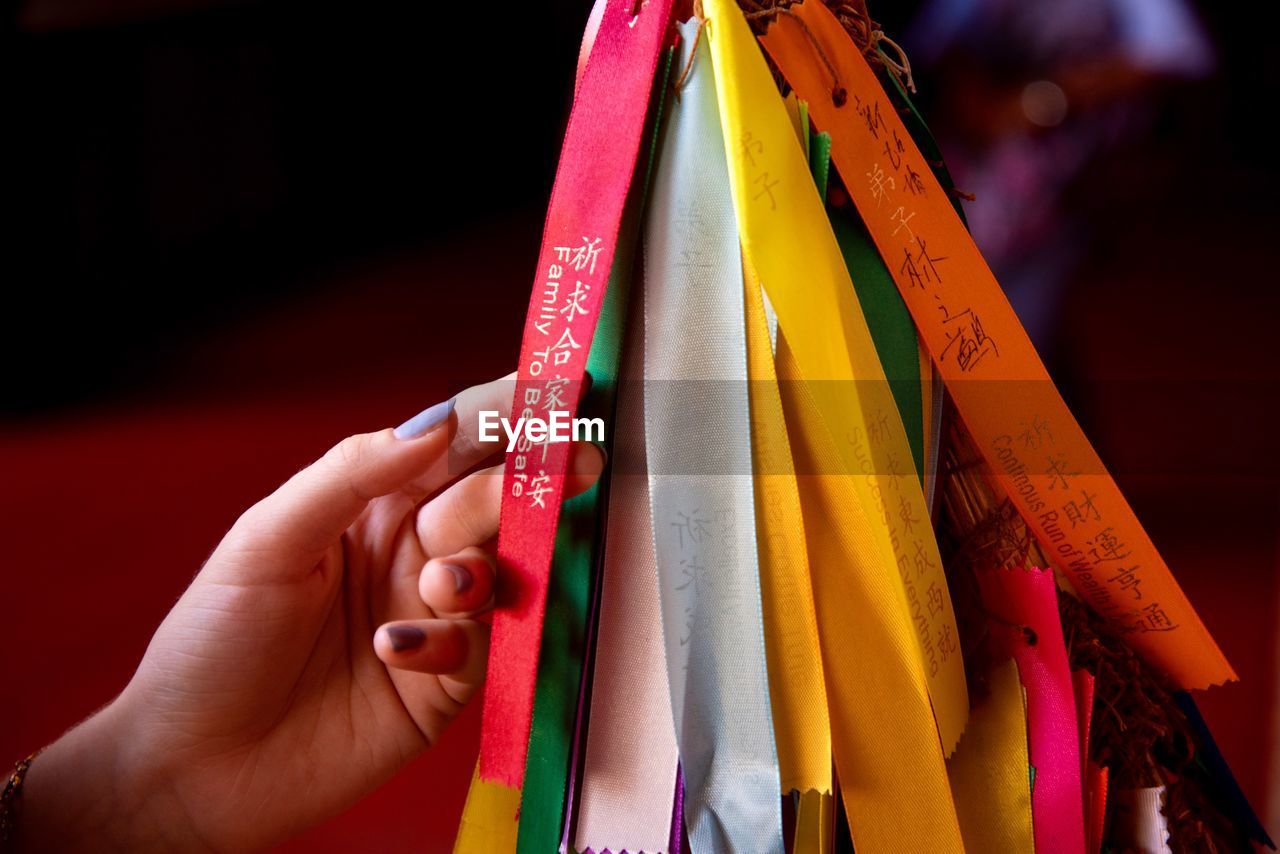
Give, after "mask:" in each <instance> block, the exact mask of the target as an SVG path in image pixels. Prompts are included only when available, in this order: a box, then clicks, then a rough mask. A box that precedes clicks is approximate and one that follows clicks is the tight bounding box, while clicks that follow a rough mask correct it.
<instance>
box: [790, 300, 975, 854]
mask: <svg viewBox="0 0 1280 854" xmlns="http://www.w3.org/2000/svg"><path fill="white" fill-rule="evenodd" d="M783 323H784V324H785V320H784V321H783ZM778 380H779V383H778V384H779V388H780V390H781V392H782V403H783V410H784V411H785V413H786V417H787V432H788V435H789V436H790V438H791V449H792V453H793V454H794V456H795V465H796V470H797V471H799V472H830V471H838V470H839V466H840V458H839V452H838V451H837V450H836V448H835V443H834V442H833V441H832V439H831V438H830V435H829V434H828V433H827V431H826V425H825V423H824V421H823V419H822V416H821V414H820V413H819V410H818V408H817V404H816V403H815V402H814V401H813V399H812V396H811V395H809V394H808V389H809V387H810V385H811V384H810V383H807V382H805V381H804V379H803V378H802V377H801V376H800V375H799V369H798V367H797V365H796V359H795V357H794V355H793V354H792V352H791V344H790V339H789V338H788V337H787V335H786V330H785V327H784V328H783V330H782V331H781V332H780V333H779V336H778ZM854 479H855V476H852V475H841V474H816V475H815V474H800V475H799V476H798V477H797V479H796V480H797V484H798V486H799V489H800V501H801V506H802V508H803V511H804V522H805V535H806V538H807V540H808V543H809V556H810V561H809V567H810V572H811V573H812V575H813V595H814V603H815V605H816V606H817V611H818V636H819V640H820V641H821V645H822V662H823V673H824V674H825V675H826V679H827V699H828V703H829V704H830V713H831V743H832V752H833V754H834V755H835V762H836V772H837V773H838V775H839V778H840V795H841V798H842V799H843V801H844V808H845V813H846V814H847V816H848V823H849V826H850V827H851V828H852V832H853V837H854V838H853V841H854V845H855V847H856V849H857V851H858V852H859V854H880V852H897V851H933V852H961V851H964V844H963V841H962V839H961V835H960V827H959V822H958V820H957V817H956V812H955V807H954V804H953V803H952V799H951V788H950V785H949V784H948V782H947V774H946V768H945V765H944V763H943V755H942V745H941V743H940V742H939V741H938V738H937V729H936V727H935V725H934V720H933V715H932V712H931V709H930V706H929V696H928V683H927V680H926V678H925V673H924V665H923V663H922V662H921V660H920V657H919V655H918V651H917V649H916V646H915V644H914V642H913V639H912V629H911V622H910V616H909V613H908V609H907V604H906V601H905V599H904V597H903V594H902V590H901V589H900V588H899V587H898V586H897V585H894V584H891V583H886V576H889V575H891V571H889V572H886V565H885V562H884V561H882V560H879V559H878V556H877V555H876V553H875V551H874V550H873V549H871V548H869V546H871V545H873V544H874V541H873V539H872V535H871V527H872V524H873V520H872V518H871V516H870V515H869V513H868V512H867V511H865V510H864V509H863V505H862V501H861V497H860V496H859V495H858V494H857V491H856V490H855V489H854V486H853V484H852V483H851V481H852V480H854ZM868 555H871V558H868Z"/></svg>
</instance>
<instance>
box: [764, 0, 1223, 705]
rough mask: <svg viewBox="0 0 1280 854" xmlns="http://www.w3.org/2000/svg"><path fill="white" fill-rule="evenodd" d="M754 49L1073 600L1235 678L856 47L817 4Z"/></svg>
mask: <svg viewBox="0 0 1280 854" xmlns="http://www.w3.org/2000/svg"><path fill="white" fill-rule="evenodd" d="M761 41H762V42H763V44H764V46H765V48H766V49H767V50H768V52H769V55H770V56H771V57H772V58H773V60H774V62H775V63H776V64H777V66H778V68H779V69H781V71H782V73H783V75H784V76H785V77H786V79H787V81H788V83H790V84H791V86H792V87H793V88H794V89H795V91H796V92H797V94H798V95H799V96H800V97H801V98H804V99H805V100H807V101H808V102H809V109H810V113H811V115H812V116H813V118H814V121H815V123H816V124H817V125H818V126H819V127H821V128H822V129H823V130H826V131H828V132H830V133H831V135H832V143H833V144H832V155H833V159H834V160H835V163H836V167H837V169H838V170H839V172H840V175H841V177H842V178H843V179H844V181H845V185H846V188H847V189H848V191H849V193H850V195H851V196H852V198H853V200H854V202H855V203H856V205H857V207H858V210H859V212H860V213H861V214H862V217H863V220H864V221H865V222H866V224H867V228H868V229H869V231H870V232H871V236H872V238H873V239H874V240H875V243H876V245H877V246H878V247H879V249H880V253H881V255H882V256H883V257H884V258H885V261H886V264H887V265H888V267H889V270H890V272H891V273H892V274H893V277H894V281H895V283H896V284H897V286H898V289H899V291H900V292H901V294H902V296H903V299H904V300H905V301H906V303H907V307H908V309H910V311H911V314H912V316H913V317H914V318H915V322H916V326H917V329H918V330H919V332H920V335H921V338H922V340H923V341H924V343H925V346H926V347H927V348H928V350H929V352H930V354H931V355H932V357H933V359H934V361H935V363H936V364H937V365H938V366H939V369H940V372H941V374H942V377H943V379H944V380H945V381H946V383H947V390H948V391H949V392H950V394H951V396H952V399H953V400H954V401H955V404H956V408H957V409H958V411H959V413H960V416H961V418H962V419H963V420H964V423H965V425H966V427H967V428H968V429H969V431H970V432H971V433H972V435H973V437H974V440H975V443H976V444H977V446H978V448H979V449H980V450H981V451H982V454H983V456H984V457H985V458H986V460H987V462H988V463H989V464H990V466H991V468H992V470H993V472H994V475H995V478H996V481H997V482H998V483H999V484H1000V486H1001V488H1002V489H1003V490H1004V491H1005V492H1006V493H1007V494H1008V496H1009V497H1010V499H1011V500H1012V501H1013V503H1014V505H1015V506H1016V507H1017V508H1018V510H1019V511H1020V512H1021V514H1022V516H1023V517H1024V518H1025V519H1026V521H1027V524H1028V526H1029V527H1030V528H1031V530H1032V531H1033V533H1034V534H1035V535H1036V537H1037V539H1038V540H1039V541H1040V542H1041V543H1042V544H1043V546H1044V548H1045V550H1046V552H1047V553H1048V554H1049V555H1050V557H1051V558H1052V559H1053V560H1054V562H1055V564H1056V565H1057V566H1058V567H1059V568H1060V569H1062V570H1063V571H1064V572H1065V573H1066V575H1067V577H1068V578H1070V579H1071V581H1072V584H1073V586H1074V587H1075V589H1076V591H1077V592H1078V593H1079V594H1080V596H1081V597H1082V598H1083V599H1084V600H1085V601H1086V602H1088V603H1089V604H1090V605H1091V606H1092V607H1093V609H1094V610H1095V611H1097V612H1098V613H1099V614H1101V615H1102V616H1103V617H1105V618H1107V619H1108V620H1109V621H1110V623H1111V624H1112V625H1113V626H1114V627H1115V628H1117V629H1118V630H1120V631H1121V632H1123V633H1124V634H1125V635H1126V640H1127V641H1128V643H1129V644H1130V645H1131V646H1132V647H1133V648H1134V649H1135V650H1137V651H1138V652H1139V653H1140V654H1141V655H1143V657H1144V658H1146V660H1147V661H1148V662H1150V663H1151V664H1153V665H1154V666H1156V667H1157V668H1158V669H1159V670H1160V671H1161V672H1163V673H1165V674H1167V675H1168V676H1169V677H1170V678H1171V679H1172V680H1173V681H1174V682H1176V683H1177V684H1179V685H1181V686H1183V687H1186V688H1204V687H1207V686H1208V685H1211V684H1214V683H1219V682H1223V681H1225V680H1228V679H1233V678H1235V674H1234V672H1233V671H1232V669H1231V667H1230V665H1229V664H1228V663H1227V661H1226V659H1225V658H1224V657H1223V655H1222V653H1221V652H1220V651H1219V649H1218V647H1217V644H1215V643H1214V641H1213V638H1212V637H1210V635H1209V633H1208V631H1207V630H1206V629H1205V627H1204V625H1203V624H1202V623H1201V622H1200V618H1199V617H1198V616H1197V615H1196V613H1195V611H1194V609H1193V608H1192V607H1191V604H1190V603H1189V602H1188V601H1187V599H1186V596H1185V595H1184V594H1183V593H1182V590H1181V589H1180V588H1179V587H1178V584H1177V582H1176V581H1175V580H1174V579H1173V576H1172V575H1171V574H1170V573H1169V569H1168V567H1167V566H1166V564H1165V563H1164V561H1163V559H1162V558H1161V557H1160V555H1159V553H1158V552H1157V551H1156V549H1155V546H1154V545H1153V544H1152V542H1151V539H1150V538H1149V537H1148V536H1147V534H1146V532H1145V530H1143V528H1142V525H1141V524H1140V523H1139V522H1138V520H1137V518H1136V517H1135V516H1134V514H1133V511H1132V510H1131V509H1130V507H1129V505H1128V503H1127V502H1126V501H1125V499H1124V496H1123V495H1121V493H1120V490H1119V488H1118V487H1117V486H1116V484H1115V482H1114V481H1113V480H1112V479H1111V477H1110V475H1109V474H1108V473H1107V471H1106V468H1105V467H1104V466H1103V464H1102V461H1101V460H1100V459H1099V458H1098V455H1097V453H1096V452H1095V451H1094V450H1093V447H1092V446H1091V445H1090V444H1089V441H1088V439H1086V438H1085V436H1084V433H1083V432H1082V431H1081V429H1080V427H1079V425H1078V424H1077V423H1076V421H1075V419H1074V418H1073V417H1072V415H1071V413H1070V411H1069V410H1068V409H1067V406H1066V404H1065V403H1064V402H1063V400H1062V397H1061V396H1060V395H1059V394H1058V391H1057V389H1056V388H1055V387H1054V385H1053V383H1052V381H1051V380H1050V379H1049V376H1048V374H1047V372H1046V371H1045V369H1044V366H1043V364H1042V363H1041V362H1040V359H1039V357H1038V356H1037V355H1036V352H1035V349H1034V348H1033V347H1032V345H1031V342H1030V340H1029V339H1028V338H1027V335H1026V333H1025V332H1024V331H1023V329H1022V327H1021V325H1020V324H1019V323H1018V320H1017V318H1016V317H1015V315H1014V313H1013V309H1012V308H1011V307H1010V306H1009V302H1008V300H1006V299H1005V297H1004V294H1003V293H1002V292H1001V290H1000V287H999V285H998V284H997V283H996V281H995V278H994V277H993V276H992V274H991V271H990V270H989V269H988V268H987V265H986V263H985V262H984V261H983V259H982V256H981V255H980V254H979V252H978V249H977V247H976V246H975V245H974V243H973V241H972V239H971V238H970V237H969V234H968V232H967V231H966V230H965V229H964V227H963V225H962V224H961V222H960V220H959V218H958V217H957V216H956V214H955V211H954V210H953V209H952V206H951V202H950V200H949V198H948V197H947V194H946V193H945V192H944V190H943V189H942V187H941V186H940V185H939V184H938V181H937V180H936V178H935V177H934V175H933V174H932V172H931V171H930V169H929V165H928V163H927V162H926V161H925V158H924V157H923V156H922V155H921V154H920V151H919V149H918V148H917V147H916V145H915V143H914V142H913V141H912V140H911V137H910V135H909V134H908V133H907V131H906V129H905V128H904V127H903V125H902V122H901V120H900V119H899V117H898V115H897V111H896V110H895V109H894V108H893V106H892V104H891V102H890V101H889V100H888V98H887V96H886V95H885V93H884V90H883V88H882V87H881V86H880V84H879V83H878V82H877V80H876V76H875V74H874V73H873V72H872V70H871V68H870V66H869V65H868V64H867V61H866V59H865V58H864V57H863V55H862V53H861V51H860V50H859V49H858V48H857V47H856V46H855V45H854V43H853V41H852V40H851V39H850V38H849V36H848V34H847V33H846V32H845V31H844V29H843V28H842V27H841V25H840V23H839V21H837V20H836V18H835V16H834V15H833V14H832V13H831V11H830V10H828V9H827V8H826V7H825V6H824V5H823V4H822V3H821V2H818V0H806V2H803V3H799V4H796V5H794V6H790V7H788V9H787V11H786V13H785V14H780V15H778V16H777V18H776V20H774V21H773V22H772V23H771V24H770V25H769V29H768V31H767V32H766V33H765V35H764V36H762V38H761Z"/></svg>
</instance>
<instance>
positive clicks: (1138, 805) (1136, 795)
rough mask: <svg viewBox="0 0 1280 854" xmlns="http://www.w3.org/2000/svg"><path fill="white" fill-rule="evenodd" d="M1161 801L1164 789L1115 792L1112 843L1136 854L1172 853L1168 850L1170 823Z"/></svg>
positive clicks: (1120, 848)
mask: <svg viewBox="0 0 1280 854" xmlns="http://www.w3.org/2000/svg"><path fill="white" fill-rule="evenodd" d="M1163 800H1164V786H1152V787H1150V788H1145V789H1120V790H1118V791H1117V792H1116V793H1115V796H1114V797H1113V798H1112V803H1113V805H1114V809H1115V816H1114V818H1113V819H1112V822H1111V842H1112V844H1114V845H1115V846H1116V847H1117V848H1118V849H1119V850H1121V851H1132V852H1134V853H1135V854H1173V851H1172V849H1170V848H1169V823H1168V822H1167V821H1166V820H1165V817H1164V812H1163V810H1162V808H1161V803H1162V802H1163Z"/></svg>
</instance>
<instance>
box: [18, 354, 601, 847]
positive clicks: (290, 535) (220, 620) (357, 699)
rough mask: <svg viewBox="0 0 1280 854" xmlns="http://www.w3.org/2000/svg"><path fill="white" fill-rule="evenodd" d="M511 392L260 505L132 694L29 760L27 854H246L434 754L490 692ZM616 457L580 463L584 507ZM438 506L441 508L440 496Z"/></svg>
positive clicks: (208, 572)
mask: <svg viewBox="0 0 1280 854" xmlns="http://www.w3.org/2000/svg"><path fill="white" fill-rule="evenodd" d="M511 393H512V383H511V381H510V379H509V378H508V379H507V380H498V381H496V382H493V383H489V384H487V385H483V386H476V387H474V388H471V389H468V390H467V391H465V392H463V393H462V394H460V395H458V397H457V398H456V399H455V400H456V407H455V402H454V401H450V402H447V403H445V404H440V405H438V406H436V407H432V408H431V409H429V410H426V411H425V412H423V413H422V414H421V415H419V416H417V417H415V418H414V419H411V420H410V421H408V422H406V423H405V424H404V425H402V426H401V427H400V428H397V429H396V430H395V431H392V430H390V429H387V430H383V431H381V432H378V433H369V434H365V435H359V436H352V437H351V438H348V439H346V440H344V441H343V442H341V443H340V444H339V445H337V446H336V447H334V448H333V450H331V451H329V453H327V454H326V455H325V456H324V457H323V458H321V459H320V460H318V461H317V462H316V463H314V464H313V465H311V466H309V467H308V468H306V469H304V470H303V471H301V472H299V473H298V474H297V475H295V476H294V477H293V478H292V479H290V480H289V481H288V482H287V483H285V484H284V485H283V486H281V487H280V488H279V489H278V490H276V492H275V493H274V494H272V495H271V496H269V497H268V498H266V499H264V500H263V501H261V502H259V503H258V504H256V505H255V506H253V507H252V508H250V509H249V510H248V511H247V512H246V513H245V514H244V515H243V516H242V517H241V518H240V519H239V520H238V521H237V522H236V524H235V526H234V527H233V528H232V529H231V531H230V532H229V533H228V534H227V536H226V538H225V539H223V541H222V542H221V543H220V544H219V545H218V547H217V549H216V550H215V551H214V553H213V555H212V556H211V557H210V558H209V560H208V562H207V563H206V564H205V566H204V568H203V569H202V570H201V571H200V573H199V574H198V575H197V576H196V578H195V580H194V581H193V582H192V584H191V586H190V587H189V588H188V589H187V591H186V593H184V594H183V596H182V598H181V599H180V600H179V601H178V603H177V605H175V606H174V609H173V610H172V611H171V612H170V613H169V615H168V617H166V618H165V620H164V622H163V623H162V624H161V626H160V628H159V630H158V631H157V632H156V634H155V636H154V637H153V638H152V640H151V644H150V646H149V647H148V649H147V652H146V655H145V656H144V658H143V660H142V663H141V665H140V666H139V668H138V671H137V673H136V674H135V675H134V677H133V679H132V681H130V683H129V685H128V687H127V688H125V690H124V692H123V693H122V694H121V695H120V696H119V697H118V698H116V700H114V701H113V702H112V703H111V704H110V705H108V706H107V707H106V708H104V709H103V710H102V711H100V712H99V713H98V714H96V715H95V716H94V717H92V718H90V719H89V720H88V721H86V722H85V723H83V724H81V725H80V726H79V727H77V728H76V729H74V730H72V731H71V732H70V733H68V734H67V735H65V736H64V737H63V738H62V739H60V740H59V741H58V742H56V743H55V744H54V745H52V746H51V747H50V748H49V749H48V750H46V751H45V753H44V754H43V755H41V756H40V757H39V758H38V759H37V760H36V762H35V763H34V764H33V765H32V768H31V771H30V773H29V775H28V780H27V783H26V786H25V791H24V794H23V814H22V816H21V820H20V822H19V833H20V834H21V835H22V838H23V839H24V840H25V841H26V842H27V843H28V844H29V846H31V847H33V848H34V847H39V848H41V849H43V850H50V849H57V848H76V847H84V848H93V849H95V850H101V849H103V848H110V847H116V848H128V849H130V850H138V849H141V848H148V847H150V848H166V849H173V848H182V849H184V850H187V849H214V850H226V849H235V850H244V849H249V848H260V847H263V846H267V845H270V844H272V843H275V842H278V841H280V840H283V839H285V838H288V837H289V836H291V835H293V834H296V833H298V832H299V831H301V830H303V829H305V828H307V827H310V826H312V825H315V824H317V823H318V822H320V821H322V820H323V819H325V818H327V817H329V816H331V815H334V814H335V813H337V812H339V811H340V810H342V809H344V808H345V807H347V806H349V805H350V804H352V803H353V802H355V801H356V800H357V799H358V798H360V797H361V796H362V795H364V794H366V793H368V792H370V791H372V790H373V789H374V788H376V787H377V786H378V785H380V784H381V783H383V782H384V781H385V780H387V778H389V777H390V776H391V775H392V774H393V773H395V771H396V770H397V769H399V768H401V767H402V766H404V765H405V764H406V763H407V762H409V761H410V760H411V759H413V758H414V757H416V756H418V755H419V754H420V753H422V752H423V751H424V750H426V749H427V748H428V747H430V746H431V745H432V743H434V741H435V740H436V739H437V738H438V737H439V736H440V733H441V732H442V731H443V730H444V729H445V727H446V726H447V725H448V724H449V722H450V721H451V720H452V719H453V718H454V717H455V716H456V715H457V714H458V712H459V711H460V710H461V709H462V707H463V705H464V704H465V703H466V702H467V701H468V700H469V699H470V698H471V697H472V695H474V694H475V692H476V690H477V688H478V687H479V685H480V684H481V681H482V680H483V678H484V672H485V666H486V658H487V654H488V648H489V627H488V625H487V624H486V623H484V622H482V621H480V620H479V619H477V616H478V615H480V614H482V613H483V612H484V611H485V610H487V609H488V608H489V607H490V606H491V604H492V601H493V593H494V585H495V581H496V578H495V569H494V563H493V558H492V557H491V556H490V554H489V553H487V552H486V551H484V550H483V549H482V546H483V545H484V544H485V543H487V542H489V541H490V540H492V539H493V537H494V536H495V535H496V533H497V530H498V512H499V505H500V503H501V501H500V497H501V488H502V477H501V473H502V466H501V465H495V466H493V467H491V468H487V469H482V470H480V471H478V472H475V473H473V474H470V475H468V476H465V477H461V478H460V479H456V478H457V475H459V474H461V473H463V472H465V471H468V470H471V469H473V468H474V467H476V466H478V465H480V464H481V463H483V462H484V461H485V460H486V458H487V457H489V456H490V455H491V454H492V453H493V452H494V451H495V450H500V447H501V446H495V445H493V444H480V443H478V442H477V441H476V438H475V433H476V423H477V412H478V411H479V410H481V409H489V410H498V411H500V412H501V413H502V414H503V415H506V414H508V411H509V409H510V404H511ZM603 463H604V460H603V457H602V455H601V453H600V452H599V451H598V450H597V449H595V448H594V447H592V446H590V445H582V446H577V447H575V448H574V453H573V455H572V457H571V463H570V467H571V474H570V477H569V480H568V482H567V484H566V490H567V492H568V493H569V494H572V493H574V492H579V491H581V490H583V489H585V488H586V487H587V486H589V485H590V484H591V483H592V482H593V481H594V480H595V478H596V477H597V476H598V475H599V473H600V470H601V468H602V466H603ZM428 496H434V497H432V498H431V500H429V501H425V503H424V499H427V498H428Z"/></svg>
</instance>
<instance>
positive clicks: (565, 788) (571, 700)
mask: <svg viewBox="0 0 1280 854" xmlns="http://www.w3.org/2000/svg"><path fill="white" fill-rule="evenodd" d="M603 7H604V2H603V0H598V2H597V5H596V7H595V8H594V9H593V10H592V19H593V20H595V21H596V24H597V26H598V24H599V15H600V14H602V13H603ZM588 36H593V33H592V32H591V24H590V23H588ZM586 46H587V40H586V38H584V50H585V49H586ZM671 55H672V51H671V50H670V49H668V50H666V51H664V54H663V57H662V59H661V60H660V62H659V68H658V77H657V86H656V89H655V92H654V98H653V106H652V108H651V110H650V118H649V125H650V127H651V130H650V131H649V133H648V134H647V135H646V139H647V142H646V152H642V154H646V153H647V157H646V160H647V162H646V163H645V164H644V177H643V180H641V181H638V182H636V184H635V185H634V186H633V187H632V189H631V194H630V197H629V199H628V201H627V206H626V209H625V211H624V213H623V220H622V226H621V228H620V230H619V240H618V250H617V253H616V255H615V256H614V262H613V269H612V270H611V272H610V275H609V289H608V291H607V292H606V293H605V299H604V305H603V306H602V307H601V310H600V321H599V323H598V324H597V327H596V334H595V339H594V340H593V341H592V344H591V354H590V356H589V357H588V359H587V370H588V371H589V373H590V375H591V386H590V388H589V389H588V390H587V392H586V394H585V396H584V398H583V401H582V411H583V412H584V414H586V415H587V416H588V417H590V416H599V417H602V418H603V420H604V422H605V425H606V429H607V428H608V426H609V425H610V424H612V422H613V415H614V412H615V408H616V403H617V400H616V398H617V380H618V363H619V361H620V360H621V358H622V339H623V332H624V329H625V327H626V316H627V301H628V297H629V295H630V292H631V275H632V268H633V266H634V258H635V242H636V238H637V237H638V236H639V219H640V214H641V212H642V211H643V209H644V203H645V201H646V196H647V192H648V186H649V177H650V175H651V174H652V170H653V162H654V155H655V148H656V145H657V130H658V127H659V125H660V122H661V116H662V104H663V98H664V95H665V92H666V83H667V76H668V74H669V73H670V69H671ZM609 438H611V437H609ZM606 483H607V478H601V480H600V481H598V482H597V483H595V484H593V485H592V487H591V488H590V489H588V490H587V491H586V492H584V493H582V494H581V495H578V496H575V497H574V498H571V499H569V500H568V501H566V502H565V503H564V507H563V509H562V510H561V518H560V525H559V528H558V530H557V531H556V546H555V554H554V557H553V559H552V576H551V583H550V586H549V587H548V589H547V620H546V621H545V624H546V625H545V629H544V632H543V636H542V651H541V653H540V655H539V661H538V680H537V687H536V689H535V694H534V703H533V721H532V726H531V728H530V737H529V755H528V759H527V760H526V762H525V785H524V787H523V790H522V794H521V799H520V833H519V839H518V850H520V851H532V852H542V851H551V850H553V849H555V848H556V847H557V844H558V843H561V844H563V843H565V842H566V841H567V833H568V830H569V827H568V821H567V817H568V816H569V815H570V814H571V810H572V805H573V797H572V795H573V770H574V766H575V765H576V755H577V753H576V748H577V744H576V743H575V742H576V740H577V737H578V735H579V731H578V729H577V727H576V726H575V722H576V721H575V719H576V718H577V716H579V715H580V714H581V710H582V709H583V708H584V707H585V705H584V698H583V696H582V694H583V689H584V688H585V685H584V684H583V683H584V679H583V675H584V668H585V662H584V657H585V652H586V646H587V644H588V643H589V639H590V637H591V636H592V632H591V628H592V626H591V625H588V613H587V612H588V608H589V607H591V606H592V605H594V604H598V597H597V598H596V599H594V600H593V591H592V588H593V586H594V584H593V582H594V580H595V577H596V568H597V567H598V566H599V546H600V541H601V536H602V531H601V525H600V521H601V516H602V511H603V508H604V506H605V504H606V501H605V498H604V496H605V494H606V487H605V484H606ZM592 625H594V620H592Z"/></svg>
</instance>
